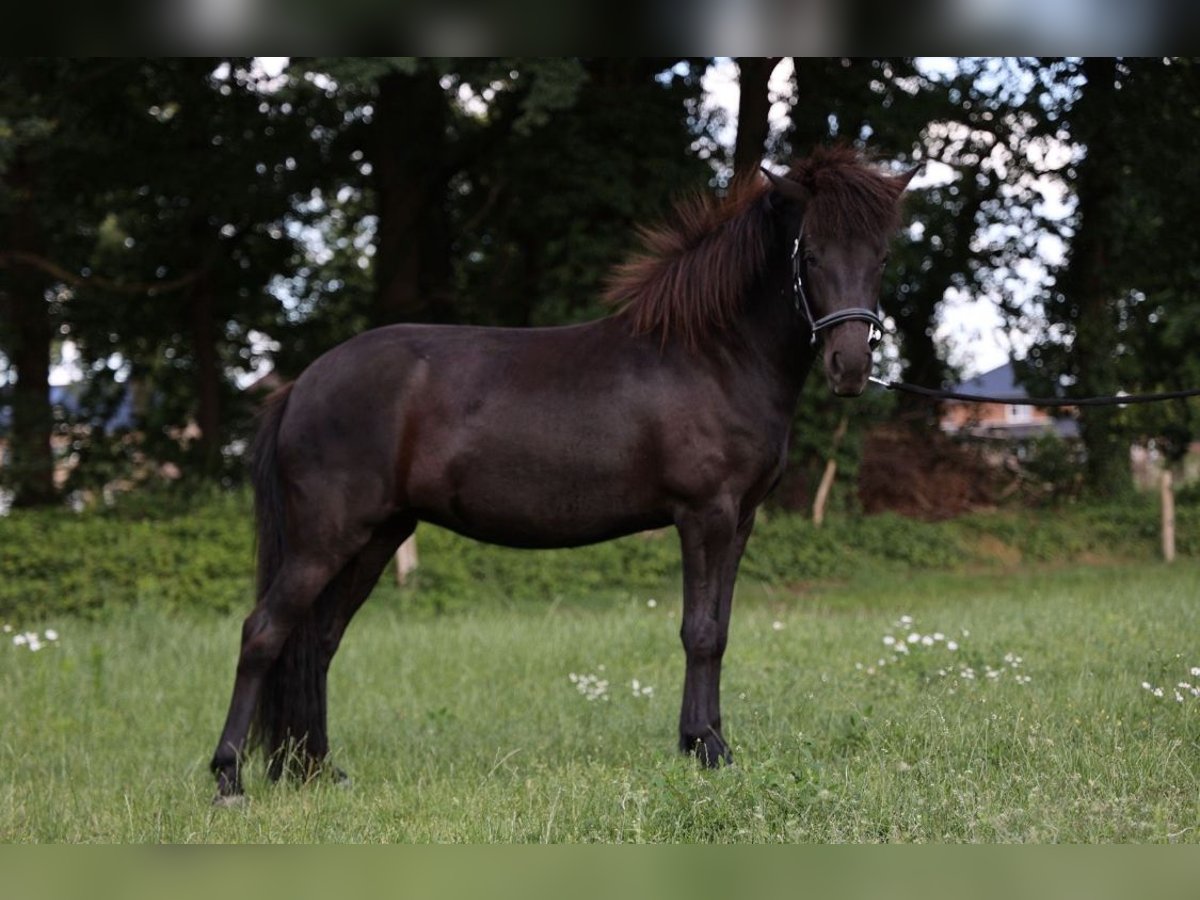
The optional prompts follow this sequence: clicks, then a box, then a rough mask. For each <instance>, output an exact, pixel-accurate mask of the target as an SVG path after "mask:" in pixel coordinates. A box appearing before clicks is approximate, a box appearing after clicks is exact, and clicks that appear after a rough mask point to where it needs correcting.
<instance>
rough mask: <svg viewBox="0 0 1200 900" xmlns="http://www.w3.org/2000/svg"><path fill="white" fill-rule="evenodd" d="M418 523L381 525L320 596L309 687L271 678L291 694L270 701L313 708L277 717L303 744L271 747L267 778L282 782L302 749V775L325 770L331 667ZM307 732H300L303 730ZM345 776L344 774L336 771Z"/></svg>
mask: <svg viewBox="0 0 1200 900" xmlns="http://www.w3.org/2000/svg"><path fill="white" fill-rule="evenodd" d="M415 525H416V520H415V519H413V518H411V517H410V516H407V515H405V516H396V517H394V518H392V519H389V520H388V521H387V522H385V523H384V524H382V525H380V526H378V527H377V528H376V529H375V530H374V532H373V533H372V536H371V539H370V541H368V542H367V545H366V546H365V547H363V548H362V550H360V551H359V552H358V554H357V555H355V557H354V558H353V559H352V560H351V561H350V562H348V563H347V564H346V565H345V566H344V567H343V568H342V570H341V571H340V572H339V573H338V574H337V576H336V577H335V578H334V579H333V581H331V582H330V583H329V585H328V586H327V587H326V588H325V590H324V591H323V592H322V594H321V598H320V600H319V601H318V602H317V606H316V610H315V619H314V621H313V623H312V625H311V626H310V627H312V628H314V629H315V641H316V647H317V650H318V662H317V665H316V666H315V667H314V668H313V669H311V670H310V671H309V672H308V673H307V678H308V681H309V682H310V683H309V684H307V685H305V684H297V683H295V679H294V678H292V679H279V682H280V683H279V684H278V685H272V682H273V681H275V680H276V679H274V678H272V677H271V676H268V688H267V690H268V691H270V693H271V695H276V694H280V693H283V694H285V695H286V696H282V697H281V696H271V699H270V701H269V702H270V703H274V704H276V706H283V705H284V704H286V703H287V702H288V700H289V697H299V698H300V702H301V703H303V702H304V701H305V698H309V702H310V703H311V704H312V705H313V708H311V709H309V710H306V711H303V710H301V711H298V712H297V713H296V714H293V715H290V716H289V715H286V714H284V715H280V714H279V713H278V712H277V713H276V715H279V717H280V718H281V719H282V720H283V722H284V724H283V725H281V726H277V727H276V728H275V729H273V730H274V731H275V733H276V734H277V735H279V736H280V737H283V735H284V733H285V729H287V730H290V731H291V732H293V734H292V736H291V740H292V741H293V742H296V741H299V742H302V743H301V744H300V745H299V746H291V747H289V746H287V742H286V741H285V742H284V743H281V744H280V745H279V746H273V747H268V753H269V758H270V765H269V767H268V775H269V776H270V777H271V778H278V777H279V776H280V775H282V774H283V772H284V771H285V769H286V767H287V762H288V756H289V754H290V753H292V752H293V751H298V752H299V755H301V756H302V757H303V763H302V765H301V767H300V773H301V774H303V775H305V776H310V775H312V774H315V773H316V772H317V771H318V770H320V769H321V768H323V766H324V763H325V759H326V757H327V755H328V753H329V736H328V735H329V733H328V727H327V709H328V697H327V693H326V684H327V681H328V676H329V666H330V663H332V661H333V657H334V654H336V653H337V649H338V646H339V644H340V643H341V640H342V636H343V635H344V634H345V632H346V627H347V626H348V625H349V624H350V620H351V619H352V618H353V617H354V614H355V613H356V612H358V610H359V608H360V607H361V606H362V605H363V603H364V602H366V599H367V597H369V596H370V594H371V591H372V590H373V589H374V587H375V585H376V583H377V582H378V581H379V577H380V575H382V574H383V571H384V569H386V568H387V565H388V563H389V562H391V560H392V559H393V558H394V557H395V555H396V549H397V548H398V547H399V546H400V544H401V543H403V541H404V540H405V539H406V538H407V537H408V536H409V535H411V534H412V533H413V530H414V527H415ZM301 728H303V729H304V731H303V732H300V730H299V729H301ZM334 771H335V773H336V774H337V775H338V776H339V777H342V778H344V777H345V776H344V773H341V772H340V771H338V770H334Z"/></svg>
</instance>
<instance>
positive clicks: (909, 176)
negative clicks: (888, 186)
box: [892, 163, 921, 194]
mask: <svg viewBox="0 0 1200 900" xmlns="http://www.w3.org/2000/svg"><path fill="white" fill-rule="evenodd" d="M920 171H921V164H920V163H918V164H917V165H915V166H913V167H912V168H911V169H905V170H904V171H903V172H901V173H900V174H899V175H893V176H892V184H894V185H895V186H896V193H898V194H901V193H903V192H904V190H905V189H906V188H907V187H908V183H909V182H910V181H912V180H913V178H915V177H916V175H917V173H918V172H920Z"/></svg>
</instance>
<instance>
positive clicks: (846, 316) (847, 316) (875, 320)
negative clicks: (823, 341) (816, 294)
mask: <svg viewBox="0 0 1200 900" xmlns="http://www.w3.org/2000/svg"><path fill="white" fill-rule="evenodd" d="M803 269H804V236H803V235H800V236H799V237H797V238H796V243H795V244H794V245H793V246H792V300H793V302H794V303H795V304H796V311H797V312H799V313H800V314H801V315H802V316H804V319H805V321H806V322H808V327H809V330H810V331H811V332H812V343H813V344H814V345H815V344H816V343H817V334H818V333H819V332H821V331H824V330H825V329H826V328H832V327H833V326H834V325H840V324H841V323H842V322H867V323H869V324H870V326H871V330H870V331H869V332H868V333H867V342H868V343H869V344H870V345H871V349H874V348H875V347H876V346H877V345H878V344H879V342H880V340H882V339H883V319H881V318H880V317H879V313H878V312H877V311H875V310H870V309H867V308H865V307H862V306H851V307H849V308H847V309H839V310H836V311H835V312H831V313H829V314H828V315H824V316H821V318H819V319H817V318H814V317H813V313H812V305H811V304H810V303H809V301H808V294H807V293H806V292H805V290H804V272H803Z"/></svg>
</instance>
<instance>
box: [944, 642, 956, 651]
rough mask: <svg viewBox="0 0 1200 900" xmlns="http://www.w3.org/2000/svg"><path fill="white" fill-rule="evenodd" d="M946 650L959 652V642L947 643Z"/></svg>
mask: <svg viewBox="0 0 1200 900" xmlns="http://www.w3.org/2000/svg"><path fill="white" fill-rule="evenodd" d="M946 649H947V650H957V649H958V641H946Z"/></svg>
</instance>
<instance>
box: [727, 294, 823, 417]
mask: <svg viewBox="0 0 1200 900" xmlns="http://www.w3.org/2000/svg"><path fill="white" fill-rule="evenodd" d="M790 288H791V282H790V273H781V272H774V273H772V272H768V273H767V275H766V277H764V278H763V279H762V281H761V283H760V284H759V285H757V286H756V288H755V290H754V292H753V293H752V295H751V296H750V297H748V298H747V302H746V305H745V308H744V313H743V316H742V320H741V323H740V329H739V330H740V332H741V336H742V343H743V345H744V347H745V350H744V351H743V352H746V353H748V354H751V355H752V356H753V357H755V358H756V359H757V360H758V361H760V362H761V363H762V364H763V371H764V377H765V378H766V379H768V380H769V381H770V382H771V383H772V385H773V386H774V387H776V388H777V389H778V390H779V392H780V396H781V402H783V403H784V405H787V406H788V408H789V413H790V412H792V411H794V410H795V405H796V402H797V401H798V400H799V398H800V391H801V389H802V388H803V387H804V380H805V378H807V377H808V373H809V371H810V370H811V369H812V366H813V363H814V362H815V360H816V349H815V348H814V346H813V344H812V340H811V336H810V332H809V330H808V326H807V325H806V324H805V322H804V319H803V317H802V316H801V315H800V314H799V312H798V311H797V309H796V308H795V306H794V304H793V301H792V299H791V290H790Z"/></svg>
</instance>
